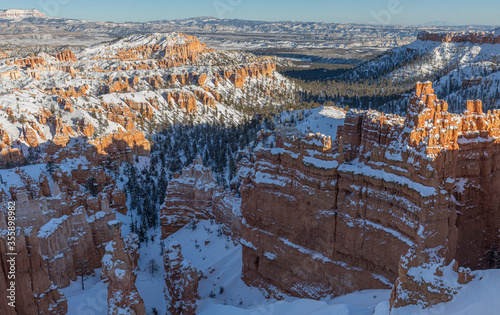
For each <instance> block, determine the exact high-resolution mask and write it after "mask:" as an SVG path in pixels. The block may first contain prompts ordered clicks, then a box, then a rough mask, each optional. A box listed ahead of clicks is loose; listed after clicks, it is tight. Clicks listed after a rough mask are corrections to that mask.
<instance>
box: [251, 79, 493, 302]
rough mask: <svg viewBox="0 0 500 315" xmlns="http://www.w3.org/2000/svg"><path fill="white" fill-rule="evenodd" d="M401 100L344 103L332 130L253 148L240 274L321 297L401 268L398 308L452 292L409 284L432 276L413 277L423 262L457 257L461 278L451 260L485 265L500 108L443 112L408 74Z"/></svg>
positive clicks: (384, 283) (471, 106)
mask: <svg viewBox="0 0 500 315" xmlns="http://www.w3.org/2000/svg"><path fill="white" fill-rule="evenodd" d="M408 107H409V109H408V113H407V116H406V118H403V117H399V116H394V115H384V114H382V113H379V112H374V111H369V112H357V111H351V112H349V113H348V114H347V116H346V118H345V122H344V124H343V126H341V127H339V130H338V132H337V134H336V138H335V141H333V140H332V137H331V136H332V135H333V136H335V132H331V133H330V137H328V136H325V135H322V134H310V135H306V136H304V135H300V133H298V132H297V131H294V130H293V129H292V130H288V129H286V128H285V129H282V131H281V132H278V133H277V135H276V141H275V144H274V147H272V146H273V145H271V147H265V146H261V147H260V148H259V149H258V150H257V151H256V153H255V157H254V159H255V160H254V163H253V165H251V167H248V166H246V167H243V168H245V169H244V170H243V172H244V173H246V174H248V175H247V176H246V179H245V180H244V184H243V186H242V188H241V195H242V214H243V217H244V224H243V229H242V239H243V240H242V244H243V245H244V246H243V261H244V279H245V280H246V281H247V283H250V284H257V285H258V284H259V283H272V284H273V285H276V286H277V287H278V288H280V289H281V290H283V291H285V292H287V293H289V294H292V295H296V296H303V297H309V298H319V297H322V296H335V295H339V294H344V293H347V292H353V291H356V290H362V289H367V288H387V287H391V285H392V283H394V281H395V280H396V279H398V277H399V279H398V281H397V282H396V286H395V289H394V290H395V291H394V293H393V295H394V297H393V306H394V307H399V306H402V305H406V304H409V303H413V304H416V303H423V304H424V305H429V304H434V303H437V300H439V301H443V300H444V301H445V300H448V299H450V296H453V291H454V289H449V290H448V289H445V288H443V290H442V291H439V294H438V296H439V298H433V299H430V298H429V299H427V300H426V299H425V296H426V295H425V294H420V295H419V294H413V293H415V292H416V293H418V292H420V293H421V291H422V290H423V289H422V288H425V287H426V285H427V284H429V282H426V281H431V280H429V279H428V278H425V277H423V276H422V277H416V276H415V275H416V274H418V270H419V269H418V268H423V269H425V268H427V269H429V267H425V266H426V264H428V265H431V266H433V267H431V268H430V270H432V268H437V266H438V265H439V264H441V266H442V267H441V268H445V266H454V264H455V262H456V267H454V271H453V272H456V271H460V278H461V279H462V280H463V279H467V273H466V271H465V270H464V269H460V270H459V269H458V266H460V267H470V268H473V269H484V268H488V267H490V266H489V265H488V260H487V257H488V252H489V250H490V248H491V247H492V246H498V244H496V243H497V242H498V228H499V222H500V220H499V217H498V215H499V213H500V212H499V209H498V202H497V200H496V198H497V197H496V195H498V193H496V191H497V190H498V189H499V187H500V186H499V181H498V176H497V175H498V174H497V173H498V169H497V166H496V165H497V163H496V162H495V161H496V159H497V158H498V154H497V153H498V148H497V143H498V137H499V136H500V134H499V133H498V132H499V127H500V125H499V115H500V113H499V112H498V111H493V112H488V113H484V112H483V111H482V107H481V102H480V101H477V102H468V103H467V107H466V111H465V112H464V113H462V114H451V113H449V112H448V111H447V109H448V104H447V103H446V102H445V101H441V100H438V99H437V97H436V95H435V94H434V90H433V89H432V84H431V83H425V84H420V83H419V84H418V85H417V88H416V91H415V92H414V93H413V95H412V98H411V101H410V104H409V106H408ZM472 234H474V236H473V235H472ZM478 235H480V237H478ZM407 253H409V254H408V255H407V256H405V255H406V254H407ZM401 256H405V257H407V258H404V259H402V260H401V262H400V257H401ZM409 261H412V262H413V263H409ZM454 261H455V262H454ZM412 268H414V269H412ZM420 270H422V269H420ZM440 274H441V275H442V274H443V272H436V275H438V276H437V277H438V278H439V275H440ZM455 274H456V273H455ZM406 275H409V276H406ZM457 277H458V276H457ZM431 278H432V277H431ZM463 281H465V280H463ZM463 281H462V282H463ZM425 283H427V284H425ZM456 285H457V288H458V287H459V286H460V285H459V283H458V282H457V284H456ZM438 287H439V286H438ZM444 287H445V286H444ZM455 289H456V288H455ZM426 303H427V304H426Z"/></svg>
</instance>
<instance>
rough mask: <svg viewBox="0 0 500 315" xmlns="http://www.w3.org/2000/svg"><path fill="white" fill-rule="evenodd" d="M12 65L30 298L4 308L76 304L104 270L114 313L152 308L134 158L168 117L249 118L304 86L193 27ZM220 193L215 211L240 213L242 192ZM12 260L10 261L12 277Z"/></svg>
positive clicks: (1, 118)
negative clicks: (131, 218)
mask: <svg viewBox="0 0 500 315" xmlns="http://www.w3.org/2000/svg"><path fill="white" fill-rule="evenodd" d="M4 70H5V71H4ZM0 71H3V72H2V77H1V78H2V86H1V88H0V89H1V90H2V96H1V97H0V124H1V126H0V138H1V142H0V149H1V150H2V151H1V154H0V164H1V166H2V167H3V168H5V169H3V170H0V198H1V201H2V202H3V204H4V207H2V209H7V203H8V202H12V201H13V202H16V224H17V229H18V234H19V237H18V241H17V243H16V246H17V247H16V251H17V252H18V256H17V257H18V258H19V262H18V265H17V268H18V269H17V275H16V277H17V279H18V282H17V287H16V293H17V296H18V297H19V298H18V301H17V303H16V308H15V309H13V308H10V307H9V308H8V307H7V303H8V300H7V299H6V298H5V297H2V298H0V308H1V309H2V310H3V309H8V311H9V312H11V313H14V312H17V313H23V314H32V313H50V314H61V313H65V312H66V311H67V309H68V308H67V301H66V298H65V296H64V294H62V291H61V289H63V288H66V287H68V286H69V285H70V284H71V281H75V280H76V279H77V277H82V276H85V275H87V274H93V273H94V270H95V269H98V268H102V277H103V281H104V282H105V283H107V287H108V299H107V300H108V307H109V309H108V311H109V313H110V314H121V313H123V312H127V313H135V314H144V313H145V312H146V310H145V306H144V303H143V300H142V298H141V297H140V295H139V293H138V290H137V288H136V286H135V280H136V267H137V260H138V256H139V253H138V251H137V250H138V249H137V247H136V246H137V244H136V245H134V241H133V240H134V239H135V238H136V237H134V236H133V235H132V236H131V237H128V238H123V237H122V236H121V229H120V228H119V225H120V222H118V221H116V218H117V216H118V217H121V218H122V219H123V215H126V214H127V212H128V208H127V205H126V203H127V196H126V195H125V194H124V192H123V191H122V190H121V189H119V188H118V187H121V186H120V185H123V183H117V181H119V178H120V176H119V174H121V173H120V172H121V171H123V168H121V166H122V163H123V162H129V163H132V164H133V163H135V161H139V157H141V159H145V160H148V159H149V158H148V156H149V154H150V150H151V143H150V141H149V140H148V138H149V139H152V136H153V134H154V133H155V132H156V131H157V130H159V129H161V128H165V127H166V126H167V125H170V124H175V123H184V124H197V123H212V124H215V123H217V124H220V125H221V126H224V125H225V124H233V123H238V122H240V121H243V120H245V119H248V118H249V117H250V116H251V115H253V111H252V108H255V107H265V106H269V105H268V104H271V103H272V104H273V106H281V105H283V104H284V102H285V101H286V100H287V99H288V100H290V99H291V98H293V93H292V92H293V89H294V87H293V85H292V84H290V83H289V82H288V81H287V80H285V79H284V78H283V77H281V76H280V75H279V74H278V73H276V72H275V65H274V64H273V63H272V62H271V61H270V60H267V61H264V60H261V59H259V58H257V57H255V56H253V55H250V54H243V53H231V52H216V51H214V50H212V49H210V48H208V47H207V46H206V45H205V44H204V43H202V42H200V41H199V40H198V39H196V38H194V37H191V36H188V35H183V34H153V35H136V36H131V37H127V38H123V39H120V40H116V41H114V42H111V43H105V44H100V45H96V46H93V47H90V48H87V49H85V50H83V51H79V52H73V51H71V50H67V49H65V50H62V51H59V52H57V53H54V54H51V55H49V54H46V53H40V54H39V55H34V56H30V57H27V58H18V57H15V56H9V55H6V56H4V59H2V60H0ZM14 166H18V167H15V168H12V167H14ZM210 176H211V175H210ZM121 180H123V179H121ZM210 197H211V198H212V199H213V200H214V202H213V203H214V209H215V208H217V209H218V210H214V211H219V212H220V213H221V214H220V215H221V216H223V215H228V216H231V213H232V212H231V211H232V208H231V209H229V210H228V209H227V208H226V205H225V204H224V201H226V200H229V199H231V198H233V199H235V197H234V196H230V195H226V194H224V191H223V189H222V188H220V187H217V186H216V185H215V184H214V191H213V195H211V196H210ZM5 211H6V210H2V215H0V231H1V233H0V235H1V237H0V238H2V240H3V241H2V244H6V242H5V241H6V240H7V237H8V233H7V231H8V230H7V227H8V225H7V224H8V223H7V221H6V220H7V212H5ZM131 215H133V214H131ZM230 226H231V225H230V224H229V225H228V227H229V229H231V227H230ZM128 231H129V227H127V230H124V232H125V233H127V232H128ZM2 246H4V245H2ZM4 249H5V248H3V249H2V250H4ZM7 258H8V257H6V256H4V257H3V258H2V260H1V262H0V270H1V272H0V276H1V279H2V280H3V279H5V280H6V279H7V277H8V271H9V262H8V260H7ZM1 282H2V284H4V283H6V282H4V281H1Z"/></svg>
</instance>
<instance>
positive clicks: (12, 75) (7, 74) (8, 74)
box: [0, 69, 21, 80]
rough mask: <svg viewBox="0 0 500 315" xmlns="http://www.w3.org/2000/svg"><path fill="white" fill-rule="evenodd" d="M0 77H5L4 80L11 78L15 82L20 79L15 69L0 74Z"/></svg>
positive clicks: (19, 73)
mask: <svg viewBox="0 0 500 315" xmlns="http://www.w3.org/2000/svg"><path fill="white" fill-rule="evenodd" d="M0 76H2V77H5V78H11V79H12V80H17V79H19V78H20V77H21V72H20V71H19V70H18V69H16V70H9V71H5V72H2V73H0Z"/></svg>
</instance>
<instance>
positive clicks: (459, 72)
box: [344, 31, 500, 115]
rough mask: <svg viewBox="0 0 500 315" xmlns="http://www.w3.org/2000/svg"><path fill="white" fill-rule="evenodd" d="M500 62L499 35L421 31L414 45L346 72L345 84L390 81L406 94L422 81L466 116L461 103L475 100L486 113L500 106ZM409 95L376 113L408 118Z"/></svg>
mask: <svg viewBox="0 0 500 315" xmlns="http://www.w3.org/2000/svg"><path fill="white" fill-rule="evenodd" d="M499 58H500V34H499V33H498V32H494V31H493V32H492V31H489V32H448V33H434V32H433V33H430V32H421V33H419V35H418V36H417V39H416V40H415V41H414V42H412V43H410V44H408V45H405V46H401V47H398V48H394V49H391V50H389V51H387V52H386V53H385V54H384V55H382V56H380V57H379V58H377V59H374V60H371V61H369V62H367V63H365V64H363V65H361V66H359V67H358V68H356V69H354V70H353V71H351V72H347V73H346V74H345V75H344V79H349V80H355V81H356V80H359V79H369V78H375V79H378V80H388V81H389V83H388V84H390V85H391V84H392V85H400V86H402V87H405V89H406V87H413V85H414V82H416V81H418V80H431V81H433V85H434V89H435V90H436V92H437V93H439V95H440V96H441V97H442V98H443V99H444V100H446V101H447V102H448V103H449V104H450V109H449V111H450V112H453V113H460V112H462V109H463V105H462V104H463V103H465V102H466V101H467V100H470V99H476V98H478V99H481V100H483V106H484V107H485V109H487V110H490V109H491V110H492V109H497V108H498V105H499V102H500V94H499V93H498V91H497V86H498V82H499V80H500V72H499V70H500V67H499V63H498V61H499ZM410 92H411V91H410ZM410 96H411V93H406V91H405V93H403V94H400V95H398V97H396V98H394V100H392V101H389V102H387V101H386V102H385V103H383V104H378V105H377V107H376V108H375V109H377V110H379V111H384V112H390V113H396V114H399V115H404V114H405V113H406V110H407V105H408V103H409V101H410ZM362 105H363V106H366V107H365V108H369V107H368V106H371V107H372V108H373V106H374V105H373V104H367V103H366V104H362Z"/></svg>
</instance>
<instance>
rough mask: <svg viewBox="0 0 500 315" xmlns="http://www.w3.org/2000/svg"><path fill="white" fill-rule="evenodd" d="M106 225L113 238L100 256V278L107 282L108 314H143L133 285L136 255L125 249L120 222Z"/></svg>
mask: <svg viewBox="0 0 500 315" xmlns="http://www.w3.org/2000/svg"><path fill="white" fill-rule="evenodd" d="M108 225H109V226H108V228H109V230H110V232H109V234H110V235H112V237H113V240H112V241H110V242H109V243H108V244H107V245H106V254H105V255H104V256H103V258H102V278H103V279H105V280H106V282H108V314H113V315H115V314H116V315H118V314H133V315H144V314H146V309H145V307H144V302H143V300H142V298H141V297H140V295H139V292H138V291H137V288H136V287H135V279H136V277H137V276H136V275H135V274H134V273H133V270H134V269H135V266H136V264H137V262H136V261H135V260H134V259H135V258H136V256H135V255H134V253H133V252H128V251H126V250H125V243H124V242H123V240H122V238H121V223H120V222H118V221H112V222H108ZM129 245H130V244H129Z"/></svg>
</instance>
